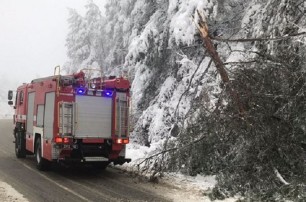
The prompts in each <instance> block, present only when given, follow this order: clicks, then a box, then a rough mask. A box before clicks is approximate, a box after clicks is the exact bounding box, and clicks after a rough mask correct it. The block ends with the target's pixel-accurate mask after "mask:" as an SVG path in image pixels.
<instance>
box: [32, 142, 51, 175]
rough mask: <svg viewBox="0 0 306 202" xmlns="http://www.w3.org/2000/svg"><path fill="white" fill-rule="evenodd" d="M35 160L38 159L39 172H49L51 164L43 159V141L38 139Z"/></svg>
mask: <svg viewBox="0 0 306 202" xmlns="http://www.w3.org/2000/svg"><path fill="white" fill-rule="evenodd" d="M35 158H36V167H37V169H38V170H48V169H49V167H50V162H49V161H48V160H46V159H44V158H43V157H42V154H41V140H40V138H38V139H37V140H36V147H35Z"/></svg>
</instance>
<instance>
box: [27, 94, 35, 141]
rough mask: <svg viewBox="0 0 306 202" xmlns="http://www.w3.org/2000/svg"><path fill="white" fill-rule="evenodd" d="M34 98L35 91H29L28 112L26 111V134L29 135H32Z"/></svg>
mask: <svg viewBox="0 0 306 202" xmlns="http://www.w3.org/2000/svg"><path fill="white" fill-rule="evenodd" d="M34 98H35V92H32V93H29V96H28V113H27V134H29V135H33V121H34Z"/></svg>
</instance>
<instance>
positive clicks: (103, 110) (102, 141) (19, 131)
mask: <svg viewBox="0 0 306 202" xmlns="http://www.w3.org/2000/svg"><path fill="white" fill-rule="evenodd" d="M8 99H9V102H8V104H9V105H13V107H14V109H15V114H14V125H15V128H14V138H15V153H16V156H17V158H25V157H26V155H27V154H34V155H35V159H36V162H37V168H38V169H39V170H45V169H47V168H48V167H49V166H50V164H51V162H64V163H68V162H74V163H87V164H92V165H94V166H97V167H99V168H102V169H103V168H106V167H107V165H108V164H109V163H111V162H113V163H114V164H120V165H122V164H123V163H125V162H130V161H131V159H127V158H126V157H125V147H126V144H128V143H129V134H128V133H129V100H130V83H129V81H128V80H127V79H125V78H122V77H120V78H115V77H109V78H103V77H97V78H92V79H86V78H85V73H84V72H83V71H80V72H79V73H76V74H73V75H66V76H62V75H54V76H50V77H46V78H39V79H35V80H33V81H32V82H31V83H27V84H23V85H21V86H19V87H18V88H17V91H16V94H15V101H14V102H13V101H12V99H13V91H9V93H8Z"/></svg>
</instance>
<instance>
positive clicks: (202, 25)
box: [195, 10, 245, 116]
mask: <svg viewBox="0 0 306 202" xmlns="http://www.w3.org/2000/svg"><path fill="white" fill-rule="evenodd" d="M197 14H198V22H195V24H196V27H197V28H198V31H199V33H200V35H201V38H202V41H203V42H204V46H205V48H206V50H207V52H208V54H209V55H210V57H211V59H212V60H213V62H214V63H215V66H216V68H217V70H218V72H219V74H220V76H221V80H222V82H223V83H224V84H225V87H226V89H227V90H228V91H229V94H230V96H231V97H232V99H233V101H234V102H235V103H236V105H237V107H238V111H239V115H240V116H243V114H244V112H245V109H244V106H243V104H242V102H241V100H240V97H239V95H238V93H237V91H236V90H235V89H234V88H233V87H232V84H231V83H230V79H229V76H228V74H227V71H226V70H225V65H224V63H223V62H222V60H221V58H220V56H219V54H218V52H217V50H216V48H215V46H214V44H213V42H212V40H211V38H210V36H209V32H208V25H207V22H206V19H205V17H204V15H202V14H200V12H199V11H198V10H197Z"/></svg>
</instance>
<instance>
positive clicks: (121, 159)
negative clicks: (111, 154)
mask: <svg viewBox="0 0 306 202" xmlns="http://www.w3.org/2000/svg"><path fill="white" fill-rule="evenodd" d="M130 162H131V159H126V158H124V157H123V156H120V157H118V158H117V159H115V160H113V163H114V165H122V164H124V163H130Z"/></svg>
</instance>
